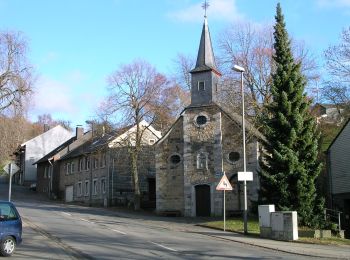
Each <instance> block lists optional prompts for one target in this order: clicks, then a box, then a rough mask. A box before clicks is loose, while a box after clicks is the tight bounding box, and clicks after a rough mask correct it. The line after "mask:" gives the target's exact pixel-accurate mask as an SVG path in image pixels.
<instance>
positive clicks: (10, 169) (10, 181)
mask: <svg viewBox="0 0 350 260" xmlns="http://www.w3.org/2000/svg"><path fill="white" fill-rule="evenodd" d="M9 175H10V180H9V201H11V188H12V187H11V186H12V164H11V163H9Z"/></svg>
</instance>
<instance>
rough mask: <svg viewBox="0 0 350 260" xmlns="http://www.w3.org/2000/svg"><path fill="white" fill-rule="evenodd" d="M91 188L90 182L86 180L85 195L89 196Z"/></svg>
mask: <svg viewBox="0 0 350 260" xmlns="http://www.w3.org/2000/svg"><path fill="white" fill-rule="evenodd" d="M89 190H90V182H89V181H85V186H84V191H85V196H89Z"/></svg>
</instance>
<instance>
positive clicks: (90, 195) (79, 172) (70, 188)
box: [57, 121, 161, 208]
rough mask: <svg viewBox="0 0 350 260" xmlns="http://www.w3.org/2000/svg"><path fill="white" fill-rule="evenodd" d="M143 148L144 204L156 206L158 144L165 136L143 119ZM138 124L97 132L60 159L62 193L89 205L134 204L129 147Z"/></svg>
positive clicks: (61, 194) (140, 161) (141, 175)
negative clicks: (155, 148)
mask: <svg viewBox="0 0 350 260" xmlns="http://www.w3.org/2000/svg"><path fill="white" fill-rule="evenodd" d="M140 128H142V129H143V130H142V131H143V134H142V151H141V153H140V154H139V160H138V173H139V181H140V190H141V192H142V194H141V195H142V198H141V206H142V207H144V208H145V207H151V208H154V207H155V197H156V195H155V194H156V190H155V162H154V158H155V155H154V146H153V145H154V144H155V143H156V142H157V141H158V139H159V138H160V137H161V133H160V132H159V131H156V130H155V129H154V128H153V127H152V126H150V125H149V124H148V123H147V122H145V121H142V122H141V123H140ZM135 131H136V126H132V127H126V128H123V129H119V130H116V131H113V132H110V133H106V134H103V135H102V136H95V137H93V138H92V139H90V140H88V141H87V142H84V143H83V144H81V145H80V146H78V147H76V148H75V149H71V150H70V151H69V152H68V153H66V154H65V155H63V156H61V157H60V158H59V159H58V161H57V162H58V163H59V187H58V194H59V196H60V197H61V198H63V199H64V200H65V201H66V202H79V203H84V204H87V205H96V206H102V205H103V206H109V205H130V204H131V203H132V202H133V193H134V187H133V181H132V176H131V159H130V155H129V152H128V148H129V147H130V146H133V145H134V143H133V142H134V140H135V139H134V138H135Z"/></svg>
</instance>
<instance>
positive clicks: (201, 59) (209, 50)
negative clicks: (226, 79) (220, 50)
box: [191, 16, 220, 74]
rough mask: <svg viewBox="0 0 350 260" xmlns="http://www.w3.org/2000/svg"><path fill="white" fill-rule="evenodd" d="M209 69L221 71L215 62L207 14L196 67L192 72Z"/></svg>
mask: <svg viewBox="0 0 350 260" xmlns="http://www.w3.org/2000/svg"><path fill="white" fill-rule="evenodd" d="M208 70H214V71H215V72H217V73H219V72H218V70H217V68H216V64H215V58H214V52H213V47H212V44H211V38H210V32H209V27H208V21H207V17H206V16H205V17H204V23H203V29H202V35H201V40H200V43H199V49H198V55H197V62H196V67H195V68H194V69H193V70H191V73H193V72H201V71H208ZM219 74H220V73H219Z"/></svg>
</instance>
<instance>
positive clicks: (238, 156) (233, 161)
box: [227, 152, 241, 163]
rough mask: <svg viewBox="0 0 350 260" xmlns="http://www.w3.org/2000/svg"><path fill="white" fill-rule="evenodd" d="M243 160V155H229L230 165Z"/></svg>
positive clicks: (231, 153) (234, 153) (235, 153)
mask: <svg viewBox="0 0 350 260" xmlns="http://www.w3.org/2000/svg"><path fill="white" fill-rule="evenodd" d="M240 158H241V155H240V154H239V152H230V153H229V154H228V155H227V159H228V161H229V162H230V163H235V162H237V161H238V160H239V159H240Z"/></svg>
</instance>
